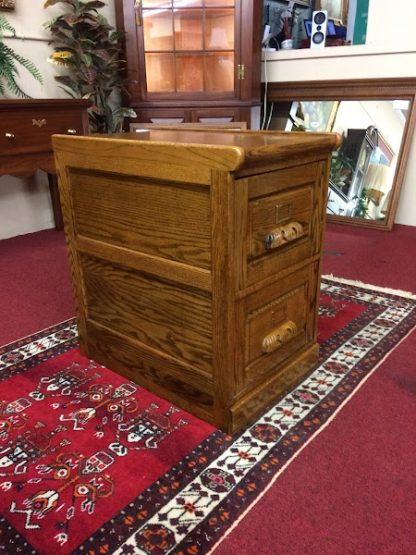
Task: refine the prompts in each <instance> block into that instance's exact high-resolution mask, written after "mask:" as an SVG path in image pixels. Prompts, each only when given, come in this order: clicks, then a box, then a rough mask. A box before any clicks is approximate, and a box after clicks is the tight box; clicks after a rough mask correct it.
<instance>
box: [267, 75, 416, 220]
mask: <svg viewBox="0 0 416 555" xmlns="http://www.w3.org/2000/svg"><path fill="white" fill-rule="evenodd" d="M294 100H298V101H300V100H304V101H305V100H408V101H409V110H408V116H407V118H406V123H405V126H404V130H403V139H402V143H401V146H400V150H399V152H398V154H397V166H396V172H395V174H394V177H393V183H392V194H391V197H390V202H389V206H388V213H387V215H386V217H385V219H384V220H377V221H371V220H366V219H364V218H353V217H349V216H336V215H333V214H332V215H331V214H327V221H329V222H335V223H342V224H351V225H356V226H362V227H369V228H372V229H374V228H376V229H384V230H388V231H390V230H391V229H392V228H393V224H394V218H395V216H396V211H397V205H398V202H399V195H400V190H401V187H402V183H403V178H404V174H405V169H406V163H407V159H408V156H409V150H410V143H411V139H412V136H413V131H414V128H415V121H416V78H415V77H399V78H388V79H353V80H347V79H345V80H344V79H343V80H341V79H340V80H333V81H291V82H289V81H286V82H274V83H268V88H267V102H268V103H272V102H274V103H277V102H292V101H294Z"/></svg>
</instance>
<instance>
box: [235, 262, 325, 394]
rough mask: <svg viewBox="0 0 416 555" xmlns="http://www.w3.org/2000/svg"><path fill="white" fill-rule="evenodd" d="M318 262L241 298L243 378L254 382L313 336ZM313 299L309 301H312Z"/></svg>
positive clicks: (294, 352) (281, 362)
mask: <svg viewBox="0 0 416 555" xmlns="http://www.w3.org/2000/svg"><path fill="white" fill-rule="evenodd" d="M317 275H318V274H317V265H316V264H310V265H308V266H307V267H305V268H304V269H303V270H301V271H298V272H296V273H295V274H291V275H289V276H288V277H286V278H285V279H282V280H280V281H279V282H278V283H276V284H273V285H272V286H269V287H267V288H265V289H262V290H261V291H259V292H257V293H255V294H253V295H251V296H249V297H248V298H247V299H245V301H244V302H243V305H244V309H243V315H242V317H243V320H244V322H245V327H244V336H245V337H244V343H243V344H242V348H243V351H244V380H245V381H246V382H247V383H251V382H256V381H258V380H259V379H261V378H262V377H263V376H264V375H267V374H268V373H269V372H270V371H273V370H274V369H276V367H278V366H280V365H282V364H284V363H285V361H286V360H287V359H289V358H290V357H293V356H294V355H296V353H298V352H299V353H300V352H302V350H303V349H305V348H306V347H307V346H308V345H310V344H312V343H313V341H314V340H315V338H314V331H313V330H314V322H315V318H316V313H315V310H313V309H311V306H313V300H314V299H315V298H316V290H317ZM311 303H312V304H311Z"/></svg>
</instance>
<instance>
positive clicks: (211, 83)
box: [205, 52, 234, 92]
mask: <svg viewBox="0 0 416 555" xmlns="http://www.w3.org/2000/svg"><path fill="white" fill-rule="evenodd" d="M205 76H206V85H205V88H206V90H207V91H220V92H227V91H233V90H234V54H233V53H230V52H216V53H215V54H214V53H212V54H207V56H206V57H205Z"/></svg>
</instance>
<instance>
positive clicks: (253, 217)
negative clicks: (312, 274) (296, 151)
mask: <svg viewBox="0 0 416 555" xmlns="http://www.w3.org/2000/svg"><path fill="white" fill-rule="evenodd" d="M320 169H321V166H320V164H311V165H306V166H299V167H296V168H290V169H288V170H282V171H280V172H273V174H268V175H267V176H265V177H264V178H263V182H262V181H261V179H257V181H256V183H254V184H252V183H249V189H248V192H249V195H248V197H249V199H248V208H247V230H246V238H247V240H246V255H245V265H246V267H245V268H244V272H243V273H244V274H245V276H246V285H251V284H253V283H256V282H258V281H261V280H263V279H266V278H268V277H270V276H273V275H274V274H276V273H278V272H280V271H282V270H285V269H287V268H288V267H290V266H291V265H293V264H297V263H299V262H302V261H305V260H307V259H308V258H309V257H311V256H313V255H314V254H316V253H318V252H319V245H320V225H317V223H318V222H320V221H321V220H322V218H323V214H322V213H321V211H322V210H321V208H320V206H321V203H320V199H319V197H320V196H322V194H323V190H322V189H321V187H320V186H319V184H317V182H318V181H319V180H320V179H321V171H320ZM251 185H252V187H254V189H255V190H256V193H257V194H258V195H260V194H261V193H262V192H263V193H266V194H264V195H263V196H257V197H254V198H252V194H253V189H250V186H251ZM273 185H274V190H272V189H273V187H272V186H273Z"/></svg>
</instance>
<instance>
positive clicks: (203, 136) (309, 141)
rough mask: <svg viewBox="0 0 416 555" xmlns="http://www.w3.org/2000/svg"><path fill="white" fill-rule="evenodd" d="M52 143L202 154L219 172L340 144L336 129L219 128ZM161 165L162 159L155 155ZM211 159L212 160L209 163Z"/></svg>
mask: <svg viewBox="0 0 416 555" xmlns="http://www.w3.org/2000/svg"><path fill="white" fill-rule="evenodd" d="M53 142H54V147H55V149H57V150H60V151H69V152H71V151H72V152H73V153H74V154H77V153H78V154H81V153H83V154H87V153H88V155H89V156H91V155H92V154H93V153H94V154H96V153H97V152H100V153H102V154H103V155H104V153H105V155H107V156H111V157H113V158H117V157H123V156H129V157H130V156H137V157H138V158H141V157H143V156H150V155H151V153H154V154H155V156H156V155H157V154H159V155H163V153H164V152H165V153H166V152H170V153H171V154H176V155H178V156H179V157H180V158H181V159H182V162H183V163H184V164H185V165H186V164H189V165H191V164H194V163H195V161H196V159H197V158H198V159H199V160H201V159H202V158H203V157H204V156H205V164H209V163H210V162H211V163H212V164H211V165H212V167H217V166H218V160H219V157H221V164H220V165H221V168H220V167H219V166H218V169H223V170H229V171H233V170H237V169H240V168H242V167H243V166H246V165H251V164H253V163H256V162H263V161H265V160H267V159H279V158H287V157H293V156H297V157H299V156H302V155H308V154H319V153H325V154H327V153H329V152H330V151H332V150H334V149H335V148H336V147H337V146H338V145H339V144H340V136H339V135H338V134H336V133H306V132H299V133H296V132H270V131H218V130H180V129H166V130H165V129H164V130H161V129H151V130H149V129H146V130H143V131H140V132H136V133H122V134H111V135H92V136H89V137H67V136H61V135H55V136H54V140H53ZM159 161H160V162H162V163H163V158H159ZM209 161H210V162H209Z"/></svg>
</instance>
